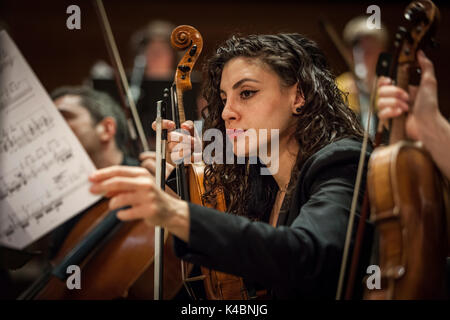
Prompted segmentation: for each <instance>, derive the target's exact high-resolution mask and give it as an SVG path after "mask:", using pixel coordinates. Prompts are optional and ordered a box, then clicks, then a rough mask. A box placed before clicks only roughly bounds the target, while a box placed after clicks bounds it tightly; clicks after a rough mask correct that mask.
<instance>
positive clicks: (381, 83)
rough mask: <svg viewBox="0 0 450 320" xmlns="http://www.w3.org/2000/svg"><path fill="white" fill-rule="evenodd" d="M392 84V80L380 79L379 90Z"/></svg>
mask: <svg viewBox="0 0 450 320" xmlns="http://www.w3.org/2000/svg"><path fill="white" fill-rule="evenodd" d="M390 84H392V79H391V78H388V77H380V78H378V88H379V87H382V86H387V85H390Z"/></svg>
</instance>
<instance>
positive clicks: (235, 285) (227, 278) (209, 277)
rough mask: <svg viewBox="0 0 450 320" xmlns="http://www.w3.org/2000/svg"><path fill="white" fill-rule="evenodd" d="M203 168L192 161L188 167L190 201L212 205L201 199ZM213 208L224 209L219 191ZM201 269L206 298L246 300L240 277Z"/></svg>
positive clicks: (203, 191) (221, 194)
mask: <svg viewBox="0 0 450 320" xmlns="http://www.w3.org/2000/svg"><path fill="white" fill-rule="evenodd" d="M204 169H205V165H204V164H203V163H194V164H191V165H189V167H188V172H189V191H190V197H191V202H192V203H195V204H199V205H202V206H205V207H212V206H211V205H208V204H205V203H204V202H203V200H202V195H203V194H204V193H205V187H204V184H203V177H204ZM214 209H216V210H219V211H223V212H225V211H226V203H225V198H224V195H223V193H222V192H221V191H218V192H217V193H216V205H215V206H214ZM225 214H226V213H225ZM201 270H202V274H203V276H204V277H203V284H204V287H205V292H206V297H207V299H208V300H248V298H249V297H248V294H247V290H246V288H245V285H244V281H243V279H242V278H241V277H238V276H235V275H231V274H228V273H224V272H219V271H215V270H212V269H208V268H205V267H201Z"/></svg>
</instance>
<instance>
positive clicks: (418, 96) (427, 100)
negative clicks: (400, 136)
mask: <svg viewBox="0 0 450 320" xmlns="http://www.w3.org/2000/svg"><path fill="white" fill-rule="evenodd" d="M417 60H418V62H419V65H420V67H421V69H422V77H421V80H420V86H419V88H417V87H410V88H409V93H408V92H406V91H405V90H403V89H401V88H399V87H397V86H394V85H393V84H392V80H391V79H389V78H384V77H383V78H380V80H379V82H378V102H377V104H378V109H379V112H378V117H379V118H380V120H382V121H386V120H387V119H390V118H395V117H397V116H399V115H401V114H402V113H404V112H407V111H410V106H411V105H412V106H413V107H412V111H411V112H409V113H408V117H407V118H406V133H407V135H408V136H409V137H410V138H411V139H414V140H423V136H424V134H425V132H424V131H425V130H429V129H430V127H429V124H430V123H433V121H435V119H436V117H437V116H438V114H439V108H438V99H437V81H436V77H435V75H434V67H433V63H432V62H431V61H430V60H429V59H428V58H427V57H426V56H425V54H424V53H423V52H422V51H419V52H418V53H417Z"/></svg>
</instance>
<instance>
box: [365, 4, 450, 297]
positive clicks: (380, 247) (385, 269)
mask: <svg viewBox="0 0 450 320" xmlns="http://www.w3.org/2000/svg"><path fill="white" fill-rule="evenodd" d="M404 17H405V21H404V22H405V25H404V26H402V27H400V28H399V31H398V32H397V34H396V44H395V46H396V50H395V54H394V56H393V61H394V63H393V65H392V67H391V72H390V77H391V78H392V79H393V80H394V81H395V82H396V84H397V85H398V86H399V87H401V88H402V89H404V90H406V91H407V90H408V85H409V83H410V74H411V72H412V71H413V70H414V68H415V66H416V53H417V50H418V49H419V48H420V47H422V46H423V45H425V44H426V43H427V42H429V41H430V40H431V37H432V36H433V34H434V32H435V30H436V26H437V22H438V20H439V10H438V9H437V7H436V6H435V5H434V4H433V2H432V1H430V0H418V1H414V2H412V3H411V4H409V5H408V6H407V8H406V10H405V14H404ZM405 122H406V115H405V114H403V115H401V116H398V117H397V118H394V119H393V121H392V127H391V133H390V137H389V145H388V146H384V147H379V148H377V149H375V151H374V152H373V154H372V156H371V158H370V161H369V171H368V193H369V199H370V206H371V220H372V221H373V222H374V223H375V226H376V229H377V231H378V243H377V244H376V250H377V251H378V260H379V262H378V265H379V267H380V270H381V288H380V289H377V290H376V289H372V290H368V289H367V288H366V289H365V294H364V298H365V299H369V300H373V299H389V300H391V299H441V298H444V297H445V258H446V253H447V248H446V246H447V238H446V230H445V214H444V205H443V197H442V196H443V195H442V188H441V186H440V173H439V172H438V170H437V168H436V166H435V165H434V163H433V161H432V160H431V157H430V156H429V154H428V153H427V152H426V150H425V149H424V148H423V146H422V145H421V144H420V143H419V142H412V141H410V140H408V139H407V137H406V133H405Z"/></svg>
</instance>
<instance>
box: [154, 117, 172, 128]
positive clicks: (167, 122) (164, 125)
mask: <svg viewBox="0 0 450 320" xmlns="http://www.w3.org/2000/svg"><path fill="white" fill-rule="evenodd" d="M161 127H162V129H167V130H169V131H171V130H174V129H175V122H173V121H171V120H167V119H163V121H162V125H161ZM152 129H153V130H154V131H156V121H153V122H152Z"/></svg>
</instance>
